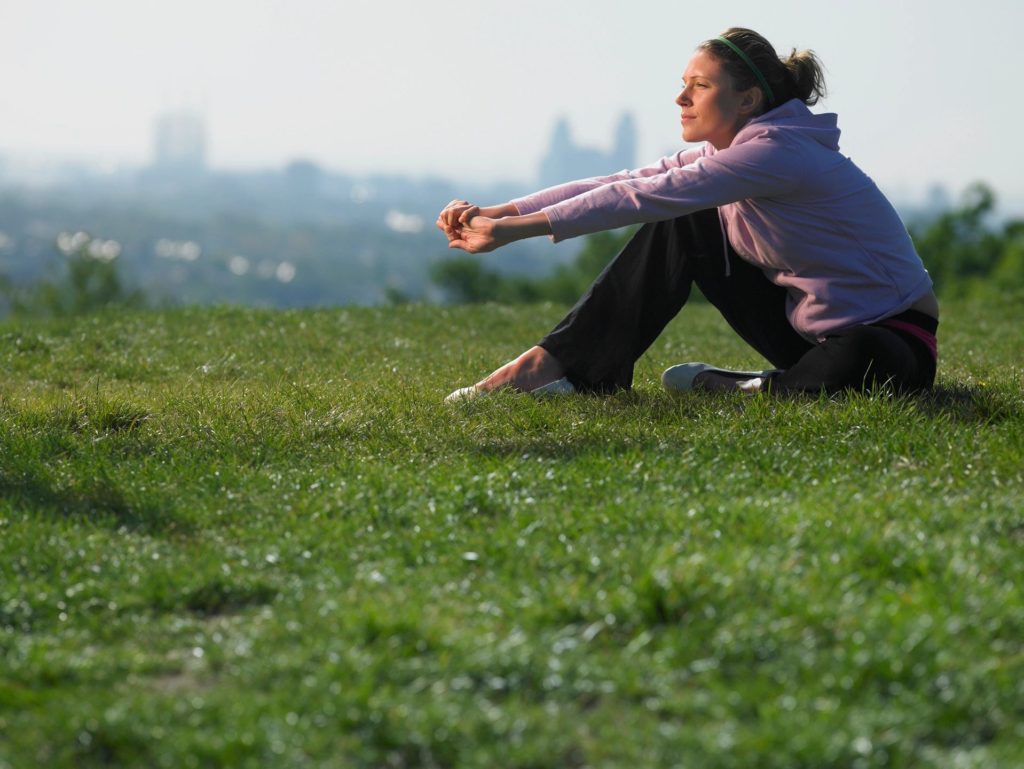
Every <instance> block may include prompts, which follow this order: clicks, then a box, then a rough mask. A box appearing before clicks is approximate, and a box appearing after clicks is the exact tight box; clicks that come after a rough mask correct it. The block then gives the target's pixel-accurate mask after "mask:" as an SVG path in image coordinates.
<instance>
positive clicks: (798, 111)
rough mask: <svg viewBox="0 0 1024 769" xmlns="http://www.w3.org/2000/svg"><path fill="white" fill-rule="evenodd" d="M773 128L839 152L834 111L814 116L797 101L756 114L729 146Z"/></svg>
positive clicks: (763, 134)
mask: <svg viewBox="0 0 1024 769" xmlns="http://www.w3.org/2000/svg"><path fill="white" fill-rule="evenodd" d="M775 128H784V129H785V130H786V132H787V135H792V134H791V133H790V132H792V131H794V130H796V131H797V132H798V133H799V134H800V135H801V136H803V137H804V138H806V139H810V140H812V141H815V142H817V143H818V144H820V145H821V146H823V147H825V148H826V149H830V150H834V151H838V150H839V133H840V131H839V116H838V115H836V114H835V113H834V112H825V113H822V114H815V113H813V112H811V111H810V110H809V109H808V108H807V105H806V104H804V103H803V102H802V101H800V100H799V99H790V100H789V101H787V102H786V103H784V104H780V105H779V106H778V107H776V108H775V109H772V110H769V111H768V112H765V113H764V114H763V115H758V116H757V117H756V118H754V119H753V120H751V121H750V122H749V123H747V124H746V125H745V126H743V128H741V129H740V131H739V133H738V134H736V138H735V139H733V142H732V145H731V146H736V145H737V144H739V143H740V142H745V141H750V140H751V139H753V138H754V137H756V136H765V135H769V134H770V133H772V129H775Z"/></svg>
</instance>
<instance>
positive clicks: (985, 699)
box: [0, 299, 1024, 769]
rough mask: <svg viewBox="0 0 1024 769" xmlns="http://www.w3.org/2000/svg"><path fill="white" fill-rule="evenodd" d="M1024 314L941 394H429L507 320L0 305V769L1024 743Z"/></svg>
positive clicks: (961, 340) (984, 763) (916, 758)
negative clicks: (69, 310)
mask: <svg viewBox="0 0 1024 769" xmlns="http://www.w3.org/2000/svg"><path fill="white" fill-rule="evenodd" d="M1019 306H1020V305H1019V304H1018V303H1015V302H1012V301H1010V300H1009V299H1007V300H1006V301H1004V302H996V303H989V304H987V305H982V304H951V305H949V306H947V307H945V308H944V309H945V315H944V318H943V324H942V329H941V332H940V344H941V348H942V349H941V354H942V361H941V365H940V377H939V388H938V390H937V391H936V392H935V394H933V395H930V396H926V397H922V398H893V397H889V396H887V395H885V394H884V393H876V394H873V395H867V396H864V395H857V396H844V397H838V398H835V399H827V398H820V399H819V398H808V399H797V400H785V401H783V400H773V399H770V398H767V397H762V396H756V397H739V396H737V397H715V396H707V395H705V396H688V397H670V396H669V395H667V394H665V393H664V392H662V391H661V389H660V387H659V386H658V384H657V381H658V379H657V378H658V374H659V373H660V370H661V369H662V368H663V367H665V366H667V365H669V364H671V363H676V362H680V361H686V360H711V361H714V362H716V363H720V364H725V365H736V366H749V365H758V364H759V363H761V361H759V359H758V358H757V357H756V356H753V355H752V354H751V353H750V352H749V351H748V350H746V349H745V348H744V346H743V344H742V343H741V342H739V341H738V340H736V339H735V338H734V337H733V336H732V335H731V333H730V332H729V331H728V330H727V329H726V328H725V327H724V325H723V324H722V323H721V321H720V320H719V319H717V318H716V317H715V314H714V311H713V310H711V309H710V308H708V307H706V306H704V307H700V306H695V307H689V308H687V309H686V310H684V312H683V315H682V316H681V317H680V319H679V320H678V321H676V322H675V323H674V324H673V325H672V326H671V327H670V328H669V330H668V331H667V332H666V334H665V335H663V337H662V339H661V340H659V342H658V343H657V344H656V345H655V347H654V348H652V350H651V351H650V352H649V354H648V355H647V356H646V357H645V358H644V359H643V360H642V361H641V363H640V365H639V367H638V371H637V386H636V388H635V390H634V391H633V392H632V393H626V394H620V395H617V396H613V397H605V398H598V397H573V398H567V399H566V398H563V399H549V400H536V399H533V398H530V397H525V396H517V395H513V394H500V395H498V396H496V397H493V398H489V399H483V400H480V401H477V402H472V403H467V404H462V405H460V406H458V407H454V408H453V407H447V406H445V405H444V404H442V402H441V401H442V398H443V396H444V395H445V394H446V393H447V392H449V391H450V390H451V389H454V388H455V387H457V386H460V385H463V384H467V383H469V382H471V381H473V380H474V379H475V378H478V377H479V376H481V375H482V374H484V373H486V372H487V371H488V370H490V368H493V367H494V366H495V365H497V364H498V363H500V362H502V361H504V360H506V359H508V358H510V357H512V356H514V355H515V354H517V353H518V352H520V351H521V350H522V349H523V348H524V347H525V346H527V345H528V344H530V343H531V342H532V341H534V340H535V339H536V338H538V337H539V336H541V335H542V334H543V332H544V331H545V330H546V329H547V328H548V327H549V326H550V325H551V324H552V323H554V322H555V321H556V320H557V319H558V317H559V316H560V310H559V308H557V307H553V306H550V305H542V306H536V307H524V308H504V307H493V306H492V307H478V308H458V309H440V308H430V307H415V306H409V307H399V308H391V309H339V310H321V311H314V310H309V311H296V312H274V311H257V310H242V309H220V310H199V309H185V310H173V311H166V312H153V313H126V314H113V313H111V314H102V315H96V316H89V317H86V318H82V319H78V320H66V321H49V322H42V321H39V322H32V323H31V324H24V323H19V324H15V323H12V322H7V323H5V324H3V325H0V371H2V372H3V373H2V378H0V767H3V768H4V769H7V768H8V767H10V768H11V769H15V768H17V769H21V767H29V766H47V767H61V766H67V767H71V766H74V767H94V766H147V767H175V768H178V767H189V766H197V767H208V766H251V767H267V766H288V767H293V766H294V767H304V766H324V767H455V766H458V767H463V766H465V767H522V768H526V767H531V768H534V769H541V768H543V767H551V768H552V769H554V768H555V767H559V768H561V767H632V768H637V767H674V766H678V767H737V768H740V767H743V768H744V769H746V768H748V767H769V768H770V767H779V768H780V769H782V768H785V769H793V768H794V767H808V768H811V767H813V768H814V769H820V768H821V767H857V768H861V767H955V768H956V769H961V768H965V767H979V768H980V767H985V768H986V769H988V768H989V767H1019V766H1021V765H1024V640H1022V639H1024V596H1022V590H1021V586H1022V585H1024V558H1022V552H1024V394H1022V364H1021V359H1020V354H1021V350H1022V349H1024V332H1022V331H1021V319H1022V318H1021V313H1020V310H1019Z"/></svg>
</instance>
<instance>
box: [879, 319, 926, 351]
mask: <svg viewBox="0 0 1024 769" xmlns="http://www.w3.org/2000/svg"><path fill="white" fill-rule="evenodd" d="M875 325H877V326H888V327H889V328H895V329H898V330H900V331H903V332H905V333H907V334H910V335H911V336H913V337H916V338H917V339H920V340H921V341H922V342H924V345H925V347H927V348H928V351H929V352H930V353H931V354H932V357H933V358H935V360H938V359H939V342H938V340H937V339H936V338H935V334H929V333H928V332H927V331H925V330H924V329H923V328H921V327H920V326H915V325H914V324H913V323H907V322H906V321H902V320H895V319H893V318H889V319H888V320H881V321H879V322H878V323H876V324H875Z"/></svg>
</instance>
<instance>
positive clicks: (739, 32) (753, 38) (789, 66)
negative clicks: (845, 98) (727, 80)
mask: <svg viewBox="0 0 1024 769" xmlns="http://www.w3.org/2000/svg"><path fill="white" fill-rule="evenodd" d="M721 36H722V37H724V38H725V39H726V40H728V41H729V42H731V43H732V44H733V45H735V46H737V47H738V48H739V49H740V50H741V51H743V53H745V54H746V55H747V57H748V58H749V59H750V60H751V61H752V62H753V63H754V66H756V67H757V68H758V69H759V70H761V74H762V75H763V76H764V79H765V80H766V81H767V82H768V87H769V88H771V90H772V95H773V96H774V99H773V98H771V97H769V95H768V94H767V93H765V94H764V104H765V111H767V110H770V109H772V108H774V107H778V106H779V105H780V104H784V103H785V102H787V101H789V100H790V99H799V100H800V101H802V102H803V103H804V104H817V102H818V99H820V98H821V97H823V96H824V95H825V72H824V67H823V66H822V64H821V60H819V59H818V57H817V56H816V55H815V54H814V51H798V50H797V49H796V48H794V49H793V50H792V52H791V53H790V54H789V56H787V57H786V58H785V59H781V58H779V56H778V54H776V53H775V48H774V47H773V46H772V44H771V43H769V42H768V41H767V40H765V39H764V37H762V36H761V35H759V34H757V33H756V32H755V31H754V30H752V29H744V28H743V27H730V28H729V29H727V30H725V32H723V33H722V35H721ZM698 50H703V51H707V52H708V53H710V54H711V55H712V56H714V57H715V58H716V59H718V60H719V61H720V62H722V66H723V67H724V68H725V71H726V72H727V73H728V74H729V76H730V77H731V78H732V80H733V83H734V84H735V86H736V90H738V91H745V90H747V89H748V88H753V87H755V86H756V87H758V88H760V89H761V90H762V91H764V88H763V87H762V86H761V83H760V81H759V80H758V78H757V75H755V74H754V73H753V71H751V69H750V66H749V65H748V64H747V63H746V62H745V61H743V59H741V58H740V57H739V56H737V55H736V52H735V51H733V50H732V49H731V48H730V47H729V46H728V45H726V44H725V43H723V42H722V41H721V40H706V41H704V42H703V43H701V44H700V45H699V46H698Z"/></svg>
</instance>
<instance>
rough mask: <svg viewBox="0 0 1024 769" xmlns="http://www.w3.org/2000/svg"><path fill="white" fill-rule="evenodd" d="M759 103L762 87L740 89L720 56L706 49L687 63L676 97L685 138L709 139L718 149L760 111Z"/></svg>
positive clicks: (725, 144) (691, 139) (699, 140)
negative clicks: (724, 66) (737, 88)
mask: <svg viewBox="0 0 1024 769" xmlns="http://www.w3.org/2000/svg"><path fill="white" fill-rule="evenodd" d="M760 103H761V91H760V89H758V88H750V89H748V90H746V91H737V90H736V89H735V88H733V81H732V77H730V76H729V74H728V73H727V72H726V71H725V70H724V69H723V68H722V65H721V63H720V62H719V61H718V59H716V58H715V57H714V56H712V55H711V54H710V53H708V52H707V51H704V50H700V51H697V52H696V53H695V54H694V55H693V56H692V57H691V58H690V61H689V63H688V64H687V65H686V71H685V72H683V90H682V91H680V92H679V95H678V96H677V97H676V104H678V105H679V109H680V110H681V113H680V122H681V123H682V124H683V140H684V141H688V142H702V141H706V142H710V143H711V144H712V146H714V148H715V149H718V150H721V149H725V148H726V147H728V146H729V145H730V144H732V140H733V139H734V138H735V137H736V134H737V133H739V130H740V129H741V128H742V127H743V126H744V125H746V123H747V122H748V121H749V120H750V119H751V118H753V117H754V116H755V115H756V114H757V109H758V108H759V107H760Z"/></svg>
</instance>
